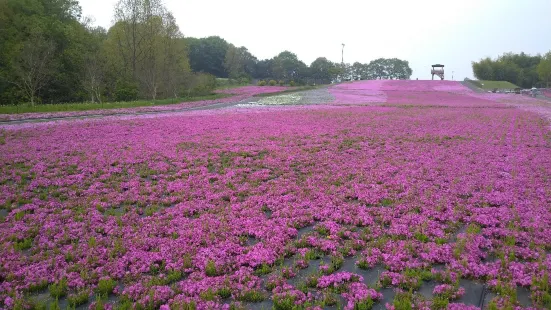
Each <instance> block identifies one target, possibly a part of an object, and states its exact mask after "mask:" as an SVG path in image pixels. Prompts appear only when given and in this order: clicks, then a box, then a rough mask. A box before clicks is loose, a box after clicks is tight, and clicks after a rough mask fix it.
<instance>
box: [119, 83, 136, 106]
mask: <svg viewBox="0 0 551 310" xmlns="http://www.w3.org/2000/svg"><path fill="white" fill-rule="evenodd" d="M137 98H138V86H137V85H136V84H134V83H132V82H128V81H125V80H119V81H117V85H116V86H115V101H132V100H136V99H137Z"/></svg>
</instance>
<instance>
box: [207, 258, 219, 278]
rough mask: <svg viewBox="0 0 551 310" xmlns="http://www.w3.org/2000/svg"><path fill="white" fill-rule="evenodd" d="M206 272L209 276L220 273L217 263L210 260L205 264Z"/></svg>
mask: <svg viewBox="0 0 551 310" xmlns="http://www.w3.org/2000/svg"><path fill="white" fill-rule="evenodd" d="M205 273H206V274H207V276H208V277H216V276H217V275H218V270H217V269H216V264H215V263H214V261H212V260H209V261H208V262H207V265H206V266H205Z"/></svg>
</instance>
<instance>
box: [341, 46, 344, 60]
mask: <svg viewBox="0 0 551 310" xmlns="http://www.w3.org/2000/svg"><path fill="white" fill-rule="evenodd" d="M341 63H342V64H344V43H342V59H341Z"/></svg>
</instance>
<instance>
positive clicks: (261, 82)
mask: <svg viewBox="0 0 551 310" xmlns="http://www.w3.org/2000/svg"><path fill="white" fill-rule="evenodd" d="M258 86H266V81H264V80H262V81H258Z"/></svg>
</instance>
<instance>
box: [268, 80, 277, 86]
mask: <svg viewBox="0 0 551 310" xmlns="http://www.w3.org/2000/svg"><path fill="white" fill-rule="evenodd" d="M269 84H270V86H276V85H277V82H276V81H275V80H270V82H269Z"/></svg>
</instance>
